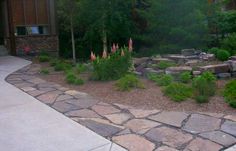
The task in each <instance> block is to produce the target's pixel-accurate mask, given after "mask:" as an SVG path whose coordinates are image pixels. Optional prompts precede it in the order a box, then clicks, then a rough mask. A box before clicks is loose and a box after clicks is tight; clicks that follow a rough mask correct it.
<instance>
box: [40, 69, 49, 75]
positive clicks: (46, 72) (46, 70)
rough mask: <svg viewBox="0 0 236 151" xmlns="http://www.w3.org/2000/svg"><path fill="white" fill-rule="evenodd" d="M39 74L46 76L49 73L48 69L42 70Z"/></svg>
mask: <svg viewBox="0 0 236 151" xmlns="http://www.w3.org/2000/svg"><path fill="white" fill-rule="evenodd" d="M40 73H41V74H45V75H47V74H49V71H48V69H42V70H41V71H40Z"/></svg>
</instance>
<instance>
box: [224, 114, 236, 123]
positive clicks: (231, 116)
mask: <svg viewBox="0 0 236 151" xmlns="http://www.w3.org/2000/svg"><path fill="white" fill-rule="evenodd" d="M224 118H225V119H227V120H231V121H233V122H236V115H227V116H225V117H224Z"/></svg>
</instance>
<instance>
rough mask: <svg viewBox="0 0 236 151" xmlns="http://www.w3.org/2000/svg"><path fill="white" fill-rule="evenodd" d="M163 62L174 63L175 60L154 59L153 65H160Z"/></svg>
mask: <svg viewBox="0 0 236 151" xmlns="http://www.w3.org/2000/svg"><path fill="white" fill-rule="evenodd" d="M161 61H165V62H174V61H173V60H171V59H168V58H153V59H152V63H153V64H158V63H160V62H161Z"/></svg>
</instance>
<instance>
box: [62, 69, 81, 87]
mask: <svg viewBox="0 0 236 151" xmlns="http://www.w3.org/2000/svg"><path fill="white" fill-rule="evenodd" d="M66 81H67V83H69V84H74V85H82V84H84V80H83V79H81V78H80V77H79V76H78V75H76V74H74V73H73V72H72V71H70V72H68V73H67V74H66Z"/></svg>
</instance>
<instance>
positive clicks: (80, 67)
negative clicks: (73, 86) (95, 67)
mask: <svg viewBox="0 0 236 151" xmlns="http://www.w3.org/2000/svg"><path fill="white" fill-rule="evenodd" d="M75 70H76V72H77V73H83V72H85V71H87V67H86V66H85V65H84V64H77V65H76V66H75Z"/></svg>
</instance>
